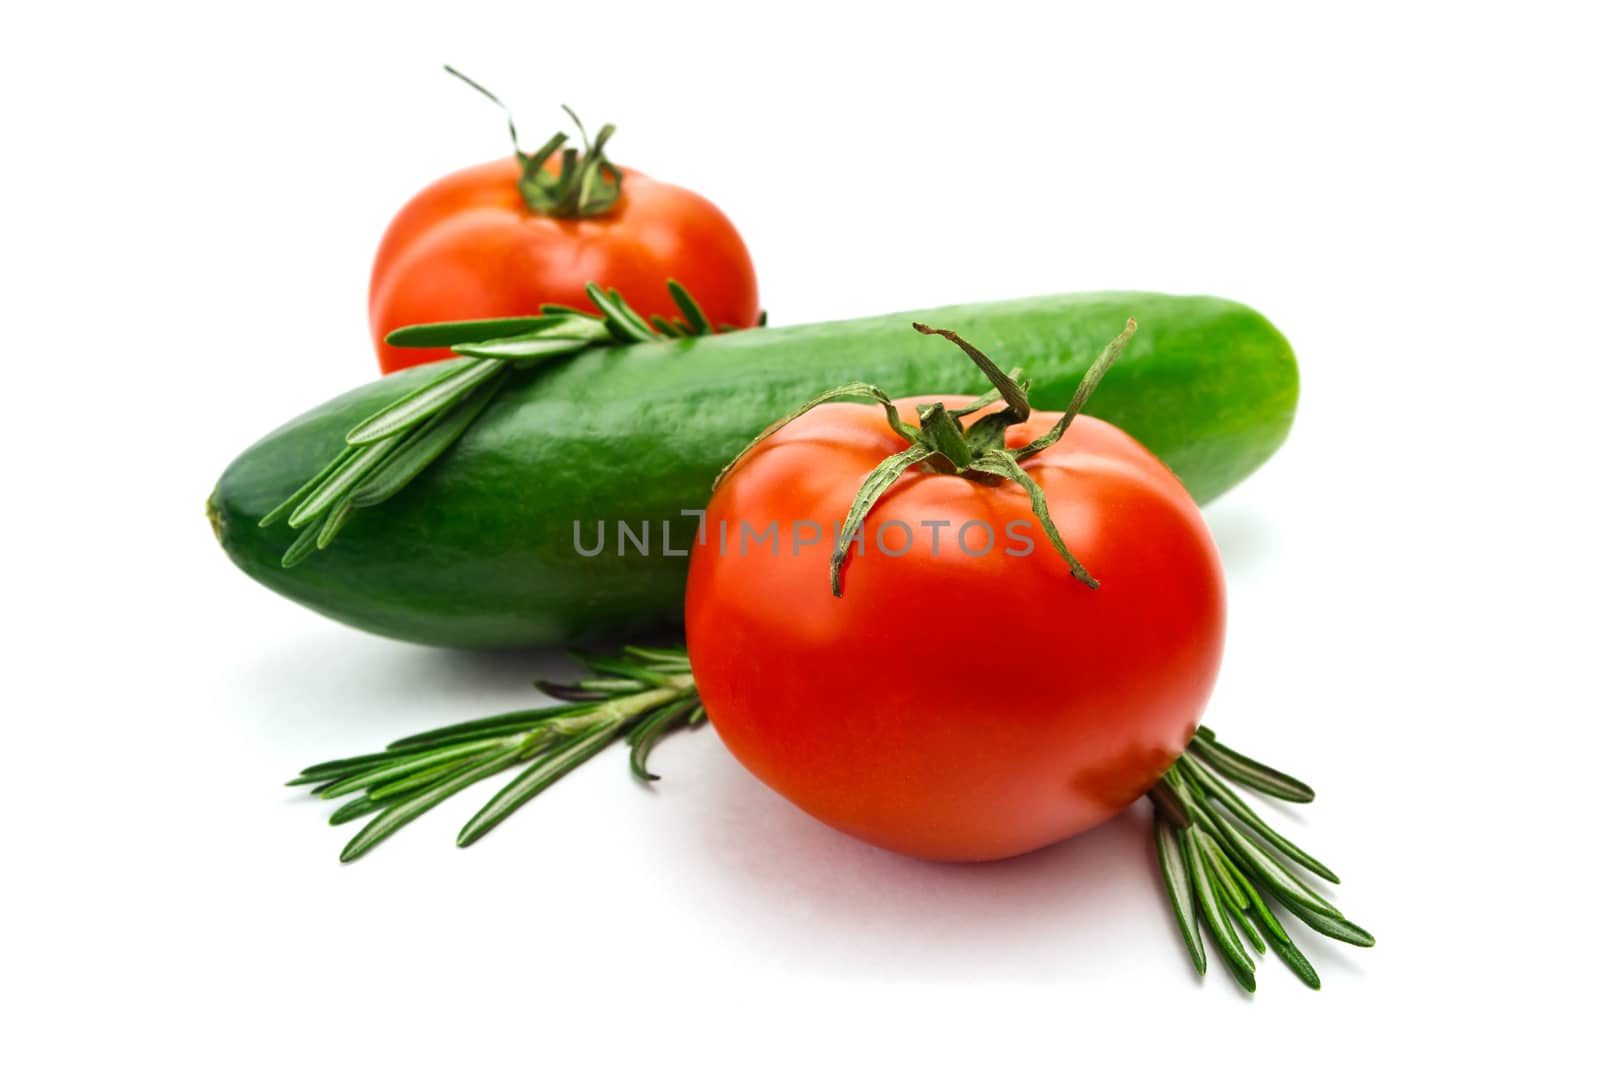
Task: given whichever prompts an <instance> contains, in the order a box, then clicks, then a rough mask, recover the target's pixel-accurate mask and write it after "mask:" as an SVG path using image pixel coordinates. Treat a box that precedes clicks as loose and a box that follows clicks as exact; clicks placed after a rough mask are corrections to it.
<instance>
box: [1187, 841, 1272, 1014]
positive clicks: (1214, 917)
mask: <svg viewBox="0 0 1600 1067" xmlns="http://www.w3.org/2000/svg"><path fill="white" fill-rule="evenodd" d="M1194 835H1195V831H1193V830H1183V831H1180V832H1179V834H1178V842H1179V844H1180V846H1181V847H1182V849H1183V862H1184V867H1185V869H1186V870H1187V871H1188V873H1189V884H1190V885H1192V886H1194V887H1195V894H1196V896H1197V897H1198V899H1199V902H1200V915H1201V917H1202V918H1204V919H1205V922H1206V926H1208V927H1209V928H1210V929H1211V934H1212V937H1213V938H1214V939H1215V940H1216V942H1217V947H1218V948H1219V949H1221V950H1222V957H1223V959H1224V960H1226V961H1227V963H1228V964H1229V971H1230V972H1231V973H1232V974H1233V977H1234V979H1235V980H1236V981H1237V982H1238V983H1239V984H1240V985H1241V986H1243V987H1244V988H1245V989H1247V990H1249V991H1251V992H1255V988H1256V986H1255V978H1254V977H1253V975H1254V973H1255V968H1256V965H1255V961H1253V960H1252V959H1251V958H1250V957H1249V956H1247V955H1246V954H1245V951H1244V944H1243V943H1242V942H1241V941H1240V940H1239V935H1238V934H1237V933H1236V932H1235V931H1234V929H1233V924H1232V923H1231V922H1230V921H1229V919H1228V916H1227V914H1226V913H1225V912H1224V911H1223V906H1222V902H1221V900H1219V899H1218V895H1217V887H1216V884H1215V882H1213V880H1212V877H1211V873H1210V871H1209V870H1208V869H1207V868H1206V865H1205V862H1204V860H1202V859H1201V857H1200V849H1199V847H1198V845H1197V844H1196V843H1195V840H1194Z"/></svg>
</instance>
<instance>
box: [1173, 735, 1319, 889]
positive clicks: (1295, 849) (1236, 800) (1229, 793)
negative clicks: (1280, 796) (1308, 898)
mask: <svg viewBox="0 0 1600 1067" xmlns="http://www.w3.org/2000/svg"><path fill="white" fill-rule="evenodd" d="M1179 762H1180V763H1182V764H1183V768H1184V770H1186V771H1188V772H1189V773H1190V774H1192V775H1193V776H1194V779H1195V781H1196V782H1198V783H1199V785H1200V788H1201V789H1203V790H1205V792H1206V793H1207V794H1208V795H1209V796H1211V797H1213V798H1215V799H1216V801H1217V803H1219V804H1221V805H1222V806H1223V807H1224V808H1226V809H1227V810H1228V812H1229V813H1230V814H1232V815H1233V816H1234V817H1235V818H1237V819H1238V820H1239V821H1240V822H1242V823H1244V824H1245V825H1246V826H1248V827H1249V828H1250V829H1252V830H1254V831H1255V832H1256V833H1257V834H1258V835H1260V836H1261V837H1262V838H1263V839H1264V840H1265V841H1266V842H1267V843H1268V844H1270V845H1271V846H1272V847H1273V848H1275V849H1277V850H1278V851H1279V852H1281V853H1283V854H1284V855H1285V856H1288V857H1289V858H1290V859H1292V860H1294V861H1295V862H1296V863H1298V864H1299V865H1300V866H1302V867H1304V868H1305V869H1306V870H1308V871H1310V872H1312V873H1313V874H1316V875H1319V876H1321V877H1322V878H1325V879H1327V880H1328V881H1330V882H1333V883H1334V884H1336V885H1337V884H1338V882H1339V876H1338V875H1336V874H1334V873H1333V871H1331V870H1330V869H1329V868H1328V867H1327V866H1326V865H1325V864H1323V863H1322V862H1320V861H1319V860H1317V859H1316V858H1315V857H1314V856H1312V855H1310V854H1309V853H1307V852H1306V851H1305V850H1303V849H1301V848H1300V847H1299V846H1298V845H1296V844H1295V843H1294V842H1293V841H1290V840H1289V839H1288V838H1286V837H1284V836H1283V835H1282V834H1280V833H1278V831H1276V830H1274V829H1273V828H1272V827H1271V826H1268V825H1267V822H1266V820H1265V819H1263V818H1261V816H1259V815H1257V814H1256V813H1255V812H1254V811H1253V810H1251V808H1250V806H1249V805H1248V804H1246V803H1245V802H1244V801H1243V800H1242V799H1241V798H1240V797H1239V795H1238V794H1237V793H1235V792H1234V791H1233V790H1231V789H1229V788H1228V785H1227V783H1226V782H1224V781H1223V780H1222V779H1221V778H1219V777H1217V776H1216V775H1215V774H1213V773H1211V771H1209V770H1207V769H1206V767H1205V765H1204V764H1202V763H1201V762H1200V761H1199V760H1197V759H1194V758H1193V757H1191V756H1180V757H1179Z"/></svg>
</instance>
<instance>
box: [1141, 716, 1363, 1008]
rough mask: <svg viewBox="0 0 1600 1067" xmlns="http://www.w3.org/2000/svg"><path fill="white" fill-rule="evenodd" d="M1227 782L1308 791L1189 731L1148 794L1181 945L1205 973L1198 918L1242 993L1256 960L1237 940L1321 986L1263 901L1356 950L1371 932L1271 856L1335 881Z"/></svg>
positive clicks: (1303, 796)
mask: <svg viewBox="0 0 1600 1067" xmlns="http://www.w3.org/2000/svg"><path fill="white" fill-rule="evenodd" d="M1229 781H1231V782H1234V783H1236V784H1238V785H1244V786H1248V787H1249V788H1251V789H1254V790H1256V791H1257V792H1260V793H1263V794H1266V795H1268V796H1275V797H1278V798H1280V799H1284V800H1293V801H1297V802H1300V803H1305V802H1309V801H1310V800H1311V798H1312V797H1313V796H1314V794H1313V792H1312V790H1311V787H1310V786H1307V785H1306V784H1305V783H1304V782H1301V781H1299V780H1298V779H1295V778H1291V777H1290V776H1289V775H1286V774H1284V773H1282V772H1281V771H1276V770H1273V769H1272V768H1271V767H1268V766H1267V765H1265V764H1263V763H1259V762H1257V761H1256V760H1253V759H1250V758H1249V757H1248V756H1244V755H1241V754H1240V753H1238V752H1235V751H1233V750H1232V749H1229V748H1225V747H1224V746H1222V745H1220V744H1218V743H1217V740H1216V734H1215V733H1214V732H1213V731H1211V730H1210V729H1208V728H1206V727H1201V728H1200V730H1199V731H1197V732H1196V734H1195V737H1194V739H1193V740H1192V741H1191V742H1190V743H1189V748H1188V751H1186V752H1185V753H1184V754H1183V755H1181V756H1179V757H1178V761H1177V763H1176V764H1175V765H1174V766H1173V767H1172V768H1171V769H1170V770H1168V771H1167V773H1166V774H1165V775H1164V776H1163V777H1162V779H1161V781H1159V782H1158V783H1157V784H1156V786H1155V788H1154V789H1152V790H1151V791H1150V800H1151V803H1152V804H1153V805H1154V807H1155V820H1154V821H1155V839H1156V855H1157V857H1158V859H1159V861H1160V865H1161V871H1162V875H1163V880H1164V881H1165V883H1166V887H1167V895H1168V897H1169V898H1170V899H1171V901H1172V912H1173V915H1174V916H1175V917H1176V918H1177V922H1178V931H1179V933H1180V934H1181V935H1182V937H1183V943H1184V946H1185V947H1186V948H1187V949H1188V951H1189V955H1190V958H1191V959H1192V960H1193V962H1194V967H1195V971H1196V972H1197V973H1199V974H1201V975H1204V974H1205V973H1206V956H1205V948H1204V946H1203V945H1202V943H1201V938H1200V929H1201V926H1202V925H1203V926H1204V927H1205V928H1206V929H1207V930H1208V931H1210V933H1211V940H1212V942H1213V943H1214V944H1215V945H1216V946H1217V949H1218V950H1219V951H1220V952H1221V953H1222V955H1223V958H1224V960H1225V961H1226V962H1227V964H1228V970H1229V972H1230V973H1231V974H1232V975H1233V977H1234V980H1235V981H1237V982H1238V983H1239V985H1240V986H1242V987H1243V988H1245V989H1246V990H1249V991H1251V992H1254V991H1255V988H1256V979H1255V960H1254V958H1253V957H1252V956H1251V955H1250V954H1249V953H1248V952H1247V951H1245V944H1244V943H1245V941H1248V942H1249V944H1250V947H1251V948H1252V949H1254V950H1255V952H1256V954H1257V955H1260V954H1262V953H1264V952H1265V951H1266V950H1267V948H1268V947H1271V949H1272V950H1273V952H1274V953H1276V954H1277V956H1278V957H1279V958H1280V959H1282V960H1283V962H1284V964H1285V965H1286V966H1287V967H1288V968H1289V969H1290V970H1291V971H1293V972H1294V974H1295V976H1296V977H1298V978H1299V979H1300V980H1301V981H1302V982H1304V983H1305V984H1306V985H1308V986H1310V987H1311V988H1312V989H1320V988H1321V987H1322V979H1321V978H1320V977H1318V975H1317V972H1316V968H1314V967H1312V966H1311V962H1310V961H1309V960H1307V959H1306V957H1305V955H1304V953H1302V952H1301V951H1300V949H1299V947H1298V946H1297V945H1295V943H1294V941H1293V940H1291V939H1290V937H1289V934H1288V932H1287V931H1286V930H1285V929H1284V927H1283V924H1282V923H1281V922H1279V921H1278V917H1277V915H1276V914H1274V912H1273V910H1272V908H1271V906H1270V905H1269V903H1268V901H1269V899H1270V900H1275V901H1276V902H1277V903H1278V905H1279V906H1281V907H1283V908H1284V909H1285V910H1287V911H1288V912H1290V913H1291V914H1293V915H1295V916H1296V917H1297V918H1299V919H1300V920H1301V921H1302V922H1304V923H1305V924H1306V925H1307V926H1308V927H1310V928H1311V929H1312V930H1314V931H1316V932H1317V933H1319V934H1322V935H1323V936H1324V937H1329V938H1333V939H1334V940H1337V941H1344V942H1346V943H1348V944H1351V945H1357V946H1360V947H1363V948H1365V947H1370V946H1371V945H1373V944H1374V943H1375V941H1374V938H1373V936H1372V935H1371V934H1369V933H1367V931H1365V930H1363V929H1362V928H1361V927H1359V926H1357V925H1356V924H1354V923H1352V922H1351V921H1350V920H1348V919H1346V918H1345V917H1344V915H1343V914H1342V913H1340V911H1339V909H1338V908H1337V907H1335V906H1334V904H1333V903H1332V902H1331V901H1329V900H1327V899H1326V898H1325V897H1323V896H1322V895H1321V894H1319V893H1318V892H1317V891H1316V890H1314V889H1312V888H1311V887H1310V886H1308V885H1306V883H1305V882H1303V881H1302V880H1301V879H1300V878H1298V877H1297V876H1296V875H1295V874H1294V873H1293V872H1291V871H1290V870H1289V868H1288V867H1287V866H1285V865H1284V863H1283V862H1282V861H1280V860H1279V858H1278V856H1280V855H1281V856H1283V857H1284V858H1286V859H1287V860H1289V861H1290V862H1292V863H1295V864H1297V865H1299V866H1300V867H1302V868H1303V869H1305V870H1308V871H1311V872H1312V873H1314V874H1316V875H1318V876H1319V877H1321V878H1323V879H1325V880H1327V881H1329V882H1334V883H1337V882H1338V881H1339V879H1338V877H1337V876H1336V875H1334V873H1333V872H1332V871H1331V870H1329V869H1328V868H1327V867H1326V866H1325V865H1323V864H1322V863H1320V862H1319V861H1317V860H1316V859H1313V858H1312V857H1311V856H1310V855H1309V854H1307V853H1306V852H1305V851H1304V850H1303V849H1301V848H1299V847H1298V846H1297V845H1295V844H1294V843H1293V842H1292V841H1289V840H1288V839H1287V838H1285V837H1284V836H1283V835H1282V834H1280V833H1278V832H1277V831H1276V830H1274V829H1272V828H1271V827H1270V826H1268V825H1267V823H1266V821H1265V820H1263V819H1262V818H1261V817H1260V816H1259V815H1257V814H1256V813H1255V812H1254V811H1252V810H1251V809H1250V807H1249V806H1248V805H1247V804H1246V803H1245V801H1244V800H1243V799H1242V798H1240V796H1239V795H1238V794H1237V793H1236V792H1234V790H1233V789H1232V788H1231V787H1230V786H1229V785H1228V782H1229ZM1241 931H1242V932H1243V934H1244V937H1243V939H1241V938H1240V936H1239V935H1240V932H1241Z"/></svg>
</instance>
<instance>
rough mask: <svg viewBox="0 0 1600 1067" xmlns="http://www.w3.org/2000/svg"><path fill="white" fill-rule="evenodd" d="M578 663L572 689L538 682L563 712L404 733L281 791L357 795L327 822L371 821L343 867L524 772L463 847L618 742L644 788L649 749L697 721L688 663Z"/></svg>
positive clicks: (639, 657)
mask: <svg viewBox="0 0 1600 1067" xmlns="http://www.w3.org/2000/svg"><path fill="white" fill-rule="evenodd" d="M579 659H580V660H581V661H582V662H583V663H584V664H585V666H587V667H588V668H589V669H590V670H591V671H594V672H595V673H596V675H597V676H596V677H591V678H587V679H585V680H583V681H581V682H579V683H577V684H576V685H560V684H556V683H549V682H541V683H538V685H539V688H540V690H541V691H543V692H545V693H546V694H548V695H553V696H555V697H557V698H558V699H560V700H562V701H563V702H564V703H563V704H558V705H556V706H555V707H549V708H533V709H529V710H526V711H514V712H510V713H508V714H504V715H496V716H493V717H491V718H487V719H476V720H473V721H471V722H464V723H458V724H456V725H454V726H446V727H444V728H442V729H438V730H429V731H427V732H426V733H421V734H413V735H412V736H410V737H403V738H401V739H400V740H398V741H396V742H394V743H393V744H391V745H389V747H388V748H386V749H384V750H383V751H382V752H374V753H371V754H369V755H365V756H352V757H350V758H348V759H338V760H330V761H328V762H326V763H319V764H316V765H314V766H311V767H307V768H306V769H305V770H303V771H301V772H300V774H299V775H297V776H296V777H295V778H293V779H292V780H290V781H289V782H288V783H287V784H288V785H291V786H299V785H311V786H314V787H315V788H314V789H313V790H312V792H314V793H315V794H316V795H318V796H321V797H325V798H328V799H334V798H338V797H348V796H351V795H352V794H359V795H358V796H356V797H355V798H354V799H353V800H349V801H347V802H346V803H345V804H343V805H342V806H340V807H339V808H338V810H336V811H335V812H334V813H333V815H332V816H331V817H330V818H329V820H328V821H329V822H330V823H331V824H333V825H335V826H339V825H341V824H343V823H347V822H351V821H354V820H356V819H359V818H363V817H366V816H369V815H370V816H374V818H373V819H372V821H371V822H369V823H367V824H366V826H364V827H362V829H361V831H360V832H359V833H357V834H356V835H355V837H353V838H351V839H350V843H349V844H347V845H346V846H345V848H344V851H343V852H342V853H340V856H339V858H340V859H341V860H342V861H344V862H346V863H348V862H350V861H351V860H355V859H359V858H360V857H361V856H364V855H365V854H366V853H367V852H368V851H370V850H371V849H372V848H373V847H374V846H375V845H377V844H378V843H379V842H381V841H383V840H384V839H385V838H387V837H388V836H389V835H390V834H392V833H394V832H395V831H396V830H398V829H400V828H401V827H402V826H404V825H405V824H406V823H408V822H410V821H411V820H412V819H415V818H416V817H417V816H419V815H421V814H423V813H424V812H426V811H428V810H429V809H430V808H432V807H434V806H435V805H437V804H439V803H440V802H441V801H443V800H445V799H447V798H449V797H451V796H454V795H455V794H456V793H459V792H460V791H461V790H463V789H465V788H467V786H469V785H472V784H474V783H475V782H479V781H482V780H483V779H485V778H490V777H493V776H494V775H496V774H499V773H500V772H502V771H505V770H509V769H510V768H512V767H515V766H518V765H522V764H526V767H525V769H524V770H523V771H522V773H521V774H519V775H518V776H517V777H516V778H515V779H513V780H512V782H511V783H510V784H509V785H507V786H506V787H505V788H504V789H502V790H501V791H500V792H499V793H497V794H495V796H494V798H493V799H492V800H490V801H489V803H488V804H486V805H484V807H483V808H482V809H481V810H480V811H479V812H478V813H477V814H476V815H474V816H473V817H472V819H471V820H470V821H469V822H468V823H467V824H466V826H464V827H463V828H462V830H461V833H460V835H459V836H458V837H457V838H456V844H458V845H460V846H462V847H463V848H464V847H466V846H467V845H470V844H472V843H473V842H474V841H477V840H478V839H479V838H480V837H482V836H483V835H484V834H486V833H488V832H489V831H490V830H492V829H494V828H495V827H496V826H498V825H499V824H500V823H501V822H502V821H503V820H504V819H505V818H506V817H507V816H509V815H511V814H512V813H513V812H515V811H516V810H517V809H518V808H520V807H521V806H522V805H524V804H526V803H527V802H528V801H530V800H532V799H533V798H534V797H536V796H538V795H539V794H540V793H542V792H543V791H544V790H545V789H547V788H549V787H550V786H551V785H553V784H554V783H555V782H556V781H558V780H559V779H560V778H561V777H562V776H563V775H565V774H566V773H567V772H569V771H571V770H572V769H573V768H575V767H577V766H578V765H580V764H582V763H584V762H585V761H587V760H588V759H589V758H590V757H591V756H594V755H595V754H596V753H598V752H600V751H601V750H602V749H604V748H606V747H607V746H608V745H610V744H611V742H612V741H614V740H616V739H617V738H618V737H622V738H624V740H625V741H626V743H627V744H628V745H629V746H630V747H631V748H632V749H633V754H632V758H631V759H630V761H629V766H630V767H631V768H632V770H633V773H634V775H635V777H637V778H638V779H639V780H640V781H644V782H650V781H654V780H655V779H656V775H653V774H651V773H650V770H649V767H648V766H647V760H648V758H649V755H650V750H651V749H652V748H653V747H654V746H655V743H656V742H657V741H658V740H659V739H660V738H661V737H663V736H665V735H666V734H668V733H670V732H672V731H674V730H678V729H682V728H684V727H694V726H698V725H699V724H700V723H701V722H703V721H705V713H704V710H703V709H702V708H701V706H700V697H699V694H698V692H697V691H696V689H695V685H694V675H693V674H691V673H690V671H689V658H688V654H687V653H686V652H684V651H683V650H682V649H643V648H628V649H626V650H624V652H623V654H622V655H621V656H620V657H617V658H603V657H597V656H579Z"/></svg>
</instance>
